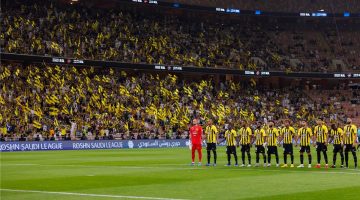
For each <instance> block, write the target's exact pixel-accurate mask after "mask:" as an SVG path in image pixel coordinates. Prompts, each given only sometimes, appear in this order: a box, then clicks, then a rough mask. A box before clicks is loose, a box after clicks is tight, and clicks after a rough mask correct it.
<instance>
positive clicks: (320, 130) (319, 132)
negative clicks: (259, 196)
mask: <svg viewBox="0 0 360 200" xmlns="http://www.w3.org/2000/svg"><path fill="white" fill-rule="evenodd" d="M316 124H317V125H316V126H315V128H314V139H315V141H316V154H317V165H316V168H321V165H320V161H321V152H323V154H324V159H325V168H328V157H327V153H326V151H327V145H328V129H327V127H326V126H325V125H324V122H323V121H322V120H321V119H318V120H316ZM314 146H315V143H314Z"/></svg>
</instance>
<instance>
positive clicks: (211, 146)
mask: <svg viewBox="0 0 360 200" xmlns="http://www.w3.org/2000/svg"><path fill="white" fill-rule="evenodd" d="M206 150H207V151H211V150H213V151H216V143H207V144H206Z"/></svg>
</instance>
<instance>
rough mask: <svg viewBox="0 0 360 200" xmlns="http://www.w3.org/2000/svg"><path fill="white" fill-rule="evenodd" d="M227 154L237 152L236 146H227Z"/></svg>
mask: <svg viewBox="0 0 360 200" xmlns="http://www.w3.org/2000/svg"><path fill="white" fill-rule="evenodd" d="M226 153H227V154H236V146H226Z"/></svg>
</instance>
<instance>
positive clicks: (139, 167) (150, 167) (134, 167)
mask: <svg viewBox="0 0 360 200" xmlns="http://www.w3.org/2000/svg"><path fill="white" fill-rule="evenodd" d="M1 166H45V167H89V168H90V167H116V168H123V169H174V170H189V169H190V170H205V169H206V168H199V167H197V166H196V167H194V168H187V167H185V166H189V165H183V166H184V167H162V166H155V165H153V166H150V165H148V166H117V165H102V166H101V165H71V164H69V165H60V164H53V165H52V164H26V163H24V164H22V163H19V164H0V167H1Z"/></svg>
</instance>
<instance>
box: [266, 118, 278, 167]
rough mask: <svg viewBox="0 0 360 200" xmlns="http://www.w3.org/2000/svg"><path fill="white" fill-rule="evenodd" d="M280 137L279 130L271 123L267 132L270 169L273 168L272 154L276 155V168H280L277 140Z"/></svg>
mask: <svg viewBox="0 0 360 200" xmlns="http://www.w3.org/2000/svg"><path fill="white" fill-rule="evenodd" d="M278 137H279V130H278V129H277V128H275V127H274V122H273V121H270V122H269V128H268V130H267V144H268V152H267V153H268V165H267V166H268V167H270V166H271V154H275V159H276V167H279V154H278V149H277V145H278V143H277V138H278Z"/></svg>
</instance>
